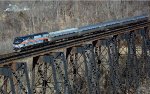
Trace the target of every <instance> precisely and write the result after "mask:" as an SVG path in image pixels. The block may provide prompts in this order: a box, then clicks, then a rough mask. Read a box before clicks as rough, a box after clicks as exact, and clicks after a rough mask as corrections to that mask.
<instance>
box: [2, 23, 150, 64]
mask: <svg viewBox="0 0 150 94" xmlns="http://www.w3.org/2000/svg"><path fill="white" fill-rule="evenodd" d="M149 24H150V22H149V21H148V22H142V23H136V24H133V25H130V26H125V27H121V28H117V29H115V28H114V29H111V30H106V31H104V32H97V33H93V34H92V35H91V34H89V35H86V36H82V37H78V38H76V39H72V40H66V41H60V42H57V43H55V44H51V43H49V44H48V45H46V46H43V47H38V48H35V49H31V50H27V51H23V52H19V53H16V52H13V53H9V54H5V55H1V56H0V64H1V65H3V64H8V63H10V62H12V61H13V60H17V59H22V58H25V57H30V56H39V55H44V54H48V53H49V52H51V51H53V50H56V49H60V48H67V47H72V46H77V45H81V44H83V42H88V41H91V40H92V41H94V40H98V39H102V38H105V37H109V36H110V35H117V34H121V33H125V32H129V31H133V30H136V29H140V28H144V27H147V26H148V25H149Z"/></svg>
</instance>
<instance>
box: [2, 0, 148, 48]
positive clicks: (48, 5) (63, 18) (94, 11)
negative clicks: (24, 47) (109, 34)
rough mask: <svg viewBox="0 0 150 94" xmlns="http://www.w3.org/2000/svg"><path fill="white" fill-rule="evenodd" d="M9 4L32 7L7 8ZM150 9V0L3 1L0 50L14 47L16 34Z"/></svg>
mask: <svg viewBox="0 0 150 94" xmlns="http://www.w3.org/2000/svg"><path fill="white" fill-rule="evenodd" d="M9 4H12V5H17V6H18V7H19V8H22V7H28V8H29V10H26V11H18V12H13V11H9V12H8V11H4V10H5V9H6V8H7V7H8V5H9ZM149 11H150V2H149V1H145V2H143V1H134V0H133V1H70V0H68V1H0V42H1V43H2V44H1V47H0V48H1V49H0V51H1V50H2V48H3V46H7V47H4V48H5V49H7V50H8V49H10V50H11V48H10V47H11V45H12V42H13V39H14V37H16V36H22V35H26V34H32V33H37V32H44V31H49V32H50V31H56V30H61V29H66V28H72V27H80V26H84V25H89V24H94V23H99V22H103V21H108V20H115V19H121V18H124V17H130V16H136V15H141V14H149ZM3 44H4V45H3ZM3 50H4V49H3Z"/></svg>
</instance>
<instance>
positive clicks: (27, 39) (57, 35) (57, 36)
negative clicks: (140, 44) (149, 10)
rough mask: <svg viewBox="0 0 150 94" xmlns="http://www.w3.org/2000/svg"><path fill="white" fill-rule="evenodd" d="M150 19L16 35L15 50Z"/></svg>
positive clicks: (146, 17)
mask: <svg viewBox="0 0 150 94" xmlns="http://www.w3.org/2000/svg"><path fill="white" fill-rule="evenodd" d="M145 21H148V16H147V15H142V16H135V17H132V18H126V19H122V20H115V21H108V22H103V23H98V24H95V25H89V26H83V27H79V28H71V29H66V30H60V31H55V32H50V33H49V32H43V33H38V34H32V35H27V36H22V37H16V38H15V39H14V42H13V49H14V51H17V52H18V51H22V50H27V49H28V48H30V47H33V46H35V45H37V44H41V45H42V44H45V43H48V42H55V41H61V40H67V39H70V38H75V37H79V36H83V35H87V34H93V33H94V32H98V33H101V32H105V30H106V29H110V28H111V29H112V28H116V27H120V26H126V25H131V24H134V23H136V22H145Z"/></svg>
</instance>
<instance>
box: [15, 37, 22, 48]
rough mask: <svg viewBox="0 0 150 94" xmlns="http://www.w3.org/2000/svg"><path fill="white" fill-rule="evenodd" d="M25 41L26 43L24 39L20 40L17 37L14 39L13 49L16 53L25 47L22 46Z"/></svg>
mask: <svg viewBox="0 0 150 94" xmlns="http://www.w3.org/2000/svg"><path fill="white" fill-rule="evenodd" d="M23 41H24V39H22V38H19V37H16V38H15V39H14V42H13V49H14V50H15V51H18V50H20V48H21V47H22V46H23V45H22V44H21V43H22V42H23Z"/></svg>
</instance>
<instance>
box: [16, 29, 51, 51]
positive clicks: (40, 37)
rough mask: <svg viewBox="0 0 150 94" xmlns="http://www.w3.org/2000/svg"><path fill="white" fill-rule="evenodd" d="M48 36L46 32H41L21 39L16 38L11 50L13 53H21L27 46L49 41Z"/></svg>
mask: <svg viewBox="0 0 150 94" xmlns="http://www.w3.org/2000/svg"><path fill="white" fill-rule="evenodd" d="M48 35H49V33H48V32H43V33H37V34H32V35H27V36H22V37H16V38H15V39H14V42H13V49H14V50H15V51H21V50H23V49H24V48H27V47H28V46H31V45H35V44H38V43H43V42H46V41H49V39H48Z"/></svg>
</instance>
